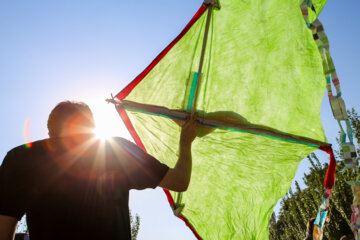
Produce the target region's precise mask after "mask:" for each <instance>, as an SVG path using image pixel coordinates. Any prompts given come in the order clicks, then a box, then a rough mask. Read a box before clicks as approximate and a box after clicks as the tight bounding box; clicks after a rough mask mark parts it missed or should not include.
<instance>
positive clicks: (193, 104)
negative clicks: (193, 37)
mask: <svg viewBox="0 0 360 240" xmlns="http://www.w3.org/2000/svg"><path fill="white" fill-rule="evenodd" d="M212 7H213V6H212V5H209V6H208V7H207V9H208V10H207V17H206V26H205V32H204V40H203V45H202V49H201V56H200V62H199V69H198V72H197V76H196V77H195V75H194V79H193V81H194V80H196V90H195V95H194V99H193V102H192V108H191V115H194V113H195V112H196V102H197V98H198V94H199V87H200V81H201V76H202V74H201V71H202V68H203V65H204V58H205V52H206V43H207V40H208V35H209V28H210V20H211V13H212ZM195 74H196V73H195ZM191 97H192V96H191V95H190V98H191Z"/></svg>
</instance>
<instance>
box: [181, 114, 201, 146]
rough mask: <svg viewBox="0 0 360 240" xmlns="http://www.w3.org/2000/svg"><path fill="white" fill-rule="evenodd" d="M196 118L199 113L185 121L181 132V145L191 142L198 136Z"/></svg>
mask: <svg viewBox="0 0 360 240" xmlns="http://www.w3.org/2000/svg"><path fill="white" fill-rule="evenodd" d="M196 118H197V115H196V114H194V115H192V116H191V117H190V118H189V119H188V120H187V121H186V122H184V124H183V126H182V129H181V134H180V145H181V144H191V143H192V142H193V141H194V139H195V138H196V134H197V131H196Z"/></svg>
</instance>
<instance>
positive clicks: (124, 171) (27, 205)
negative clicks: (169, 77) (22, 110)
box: [0, 101, 196, 240]
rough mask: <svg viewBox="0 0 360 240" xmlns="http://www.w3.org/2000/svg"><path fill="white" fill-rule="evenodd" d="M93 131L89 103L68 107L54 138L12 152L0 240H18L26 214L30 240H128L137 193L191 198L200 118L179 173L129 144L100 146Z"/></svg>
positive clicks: (4, 171) (6, 165) (57, 118)
mask: <svg viewBox="0 0 360 240" xmlns="http://www.w3.org/2000/svg"><path fill="white" fill-rule="evenodd" d="M94 128H95V124H94V119H93V116H92V113H91V111H90V109H89V107H88V106H87V105H86V104H84V103H75V102H69V101H66V102H61V103H59V104H58V105H57V106H56V107H55V108H54V109H53V110H52V112H51V114H50V116H49V120H48V129H49V136H50V138H49V139H45V140H42V141H37V142H34V143H32V146H31V147H26V146H25V145H23V146H19V147H17V148H14V149H12V150H11V151H9V152H8V153H7V155H6V157H5V159H4V161H3V163H2V166H1V168H0V240H10V239H13V235H14V231H15V228H16V224H17V221H19V220H20V219H21V218H22V217H23V215H24V214H25V213H26V215H27V223H28V227H29V232H30V239H31V240H38V239H39V240H43V239H62V240H63V239H67V240H68V239H87V240H88V239H126V240H129V239H131V235H130V222H129V208H128V197H129V190H130V189H144V188H155V187H157V186H160V187H163V188H167V189H169V190H173V191H178V192H182V191H186V189H187V187H188V185H189V182H190V175H191V143H192V141H193V140H194V139H195V137H196V129H195V120H194V119H190V120H188V121H187V122H185V124H184V125H183V127H182V131H181V136H180V156H179V159H178V162H177V163H176V165H175V167H174V168H169V167H167V166H166V165H164V164H162V163H160V162H159V161H158V160H156V159H155V158H153V157H152V156H150V155H148V154H147V153H145V152H143V151H142V150H141V149H140V148H139V147H137V146H136V145H135V144H133V143H131V142H129V141H127V140H125V139H122V138H113V139H111V140H109V141H107V142H102V141H100V140H97V139H95V138H94V135H93V134H91V133H92V132H93V130H94Z"/></svg>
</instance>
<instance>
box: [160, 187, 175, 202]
mask: <svg viewBox="0 0 360 240" xmlns="http://www.w3.org/2000/svg"><path fill="white" fill-rule="evenodd" d="M163 190H164V192H165V194H166V197H167V199H168V201H169V203H170V205H171V206H174V205H175V203H174V199H173V198H172V196H171V194H170V191H169V190H167V189H165V188H163Z"/></svg>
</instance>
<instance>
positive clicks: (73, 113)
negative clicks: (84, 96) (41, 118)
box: [47, 101, 95, 137]
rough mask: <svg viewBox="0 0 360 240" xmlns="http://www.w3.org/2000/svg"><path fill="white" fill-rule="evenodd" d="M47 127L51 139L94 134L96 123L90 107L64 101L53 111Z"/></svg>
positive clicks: (80, 103)
mask: <svg viewBox="0 0 360 240" xmlns="http://www.w3.org/2000/svg"><path fill="white" fill-rule="evenodd" d="M47 126H48V129H49V136H50V137H61V136H68V135H74V134H84V133H85V134H89V133H93V130H94V128H95V122H94V117H93V114H92V112H91V110H90V108H89V106H88V105H86V104H85V103H82V102H72V101H64V102H60V103H59V104H58V105H56V107H55V108H54V109H53V110H52V111H51V113H50V115H49V119H48V123H47Z"/></svg>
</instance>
